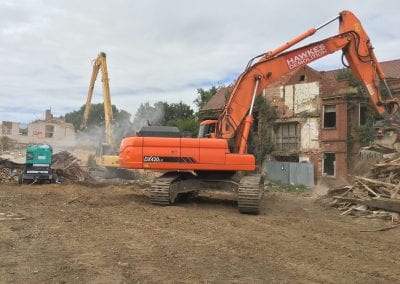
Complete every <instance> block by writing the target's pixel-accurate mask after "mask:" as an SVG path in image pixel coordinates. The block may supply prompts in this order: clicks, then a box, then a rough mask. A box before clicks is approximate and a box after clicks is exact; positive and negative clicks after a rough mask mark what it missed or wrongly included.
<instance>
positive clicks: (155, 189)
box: [150, 175, 177, 206]
mask: <svg viewBox="0 0 400 284" xmlns="http://www.w3.org/2000/svg"><path fill="white" fill-rule="evenodd" d="M176 178H177V176H176V175H166V176H161V177H159V178H157V179H156V180H155V181H154V182H153V184H152V185H151V188H150V202H151V203H152V204H154V205H160V206H167V205H170V204H171V203H172V202H171V198H170V196H171V195H170V188H171V184H172V182H173V181H174V180H175V179H176Z"/></svg>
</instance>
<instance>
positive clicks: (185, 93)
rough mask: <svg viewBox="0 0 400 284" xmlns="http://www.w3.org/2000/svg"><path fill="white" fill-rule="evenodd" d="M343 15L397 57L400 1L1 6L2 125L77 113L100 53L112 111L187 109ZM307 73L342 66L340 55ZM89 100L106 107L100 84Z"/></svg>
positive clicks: (331, 30) (381, 51)
mask: <svg viewBox="0 0 400 284" xmlns="http://www.w3.org/2000/svg"><path fill="white" fill-rule="evenodd" d="M344 8H345V9H348V10H352V11H354V13H355V14H356V15H357V16H358V17H359V18H360V20H361V22H362V24H363V25H364V27H365V29H366V31H367V32H368V34H369V35H370V37H371V40H372V42H373V44H374V47H375V51H376V54H377V57H378V59H379V60H391V59H398V58H400V51H399V49H398V48H397V46H398V45H399V43H400V33H399V31H398V29H397V27H398V26H399V21H400V20H399V17H398V16H397V14H396V13H397V12H398V10H399V4H398V1H383V0H382V1H372V0H369V1H362V3H361V2H359V1H352V2H349V1H344V0H341V1H330V2H325V1H324V2H321V1H295V2H294V1H289V0H283V1H262V0H251V1H244V0H242V1H227V0H225V1H211V0H203V1H184V0H172V1H161V0H159V1H155V0H150V1H122V0H117V1H104V0H103V1H94V0H90V1H75V0H73V1H66V0H64V1H48V0H46V1H45V0H43V1H39V0H37V1H28V0H25V1H2V3H0V41H1V42H2V44H1V46H0V51H1V54H2V56H1V57H0V75H1V76H0V84H1V86H2V88H1V89H0V97H1V108H0V120H13V121H24V122H28V121H30V120H33V119H37V115H38V114H42V113H43V112H44V109H45V108H49V107H52V110H53V112H54V113H56V114H63V113H65V112H69V111H72V110H77V109H79V107H80V106H81V105H83V104H84V103H85V101H86V95H87V89H88V85H89V80H90V76H91V70H92V67H91V62H92V60H93V59H94V58H95V57H96V56H97V54H98V53H99V51H104V52H106V53H107V61H108V71H109V77H110V88H111V94H112V101H113V103H114V104H116V105H117V107H118V108H122V109H124V110H127V111H129V112H131V113H132V115H134V114H135V112H136V109H137V108H138V106H139V105H140V104H141V103H144V102H151V103H152V102H156V101H159V100H162V101H168V102H179V101H181V100H182V101H183V102H185V103H188V104H191V105H193V100H194V99H195V97H196V89H197V88H200V87H202V88H208V87H210V86H211V85H215V84H229V83H230V82H231V81H233V80H234V79H235V78H236V77H237V76H238V75H239V74H240V73H241V72H242V71H243V68H244V67H245V66H246V64H247V61H248V60H249V59H250V58H251V57H253V56H254V55H257V54H260V53H262V52H265V51H268V50H271V49H274V48H276V47H277V46H279V45H281V44H282V43H284V42H286V41H288V40H290V39H292V38H293V37H295V36H297V35H298V34H300V33H302V32H304V31H306V30H307V29H309V28H310V27H315V26H318V25H319V24H321V23H323V22H325V21H327V20H329V19H331V18H333V17H334V16H336V15H337V14H338V13H339V12H340V11H341V10H343V9H344ZM337 27H338V25H337V23H334V24H332V25H330V26H328V27H327V28H326V29H324V30H323V31H321V32H319V33H318V34H317V35H316V37H313V38H312V39H309V40H307V41H305V42H304V44H305V43H307V42H313V41H317V40H320V39H322V38H325V37H327V36H330V35H333V34H336V33H337ZM312 67H314V68H316V69H319V70H329V69H333V68H338V67H340V59H339V54H337V55H336V54H335V55H334V56H329V57H327V58H324V59H321V60H319V61H317V62H315V63H313V65H312ZM93 101H94V102H101V101H102V97H101V86H100V80H98V82H97V83H96V89H95V96H94V99H93ZM27 106H29V108H28V109H27V108H26V107H27ZM11 107H12V108H11ZM7 109H10V110H12V111H6V110H7Z"/></svg>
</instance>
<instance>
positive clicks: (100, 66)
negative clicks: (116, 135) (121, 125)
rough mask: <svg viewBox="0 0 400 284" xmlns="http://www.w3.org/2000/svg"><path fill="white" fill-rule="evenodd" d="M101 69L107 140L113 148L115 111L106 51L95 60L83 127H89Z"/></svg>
mask: <svg viewBox="0 0 400 284" xmlns="http://www.w3.org/2000/svg"><path fill="white" fill-rule="evenodd" d="M99 71H101V81H102V88H103V99H104V103H103V104H104V120H105V134H106V142H107V144H108V145H110V146H111V147H112V148H113V149H115V142H114V139H113V136H112V129H111V121H112V118H113V113H112V105H111V94H110V85H109V78H108V71H107V61H106V54H105V53H104V52H100V53H99V55H98V56H97V58H96V59H95V60H94V62H93V71H92V77H91V79H90V85H89V91H88V96H87V99H86V105H85V112H84V113H83V120H82V124H81V129H86V127H87V122H88V118H89V113H90V105H91V102H92V97H93V90H94V84H95V82H96V79H97V75H98V74H99Z"/></svg>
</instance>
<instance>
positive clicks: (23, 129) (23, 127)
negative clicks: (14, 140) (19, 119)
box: [19, 123, 28, 136]
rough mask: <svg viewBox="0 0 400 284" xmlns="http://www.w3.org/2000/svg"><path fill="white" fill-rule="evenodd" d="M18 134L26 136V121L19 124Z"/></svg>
mask: <svg viewBox="0 0 400 284" xmlns="http://www.w3.org/2000/svg"><path fill="white" fill-rule="evenodd" d="M19 135H21V136H28V125H27V124H26V123H20V124H19Z"/></svg>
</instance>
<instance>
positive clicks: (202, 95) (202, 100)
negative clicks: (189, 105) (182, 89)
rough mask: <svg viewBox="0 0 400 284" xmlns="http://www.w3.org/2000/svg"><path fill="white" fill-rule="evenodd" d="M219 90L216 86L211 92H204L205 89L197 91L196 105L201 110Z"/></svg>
mask: <svg viewBox="0 0 400 284" xmlns="http://www.w3.org/2000/svg"><path fill="white" fill-rule="evenodd" d="M217 90H218V89H217V87H215V86H212V87H211V88H210V89H209V90H204V89H203V88H199V89H197V97H196V99H195V100H194V103H195V104H196V106H197V107H198V109H199V110H200V109H201V108H202V107H203V106H204V105H205V104H206V103H207V102H208V101H209V100H210V99H211V98H212V96H214V95H215V94H216V93H217Z"/></svg>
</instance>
